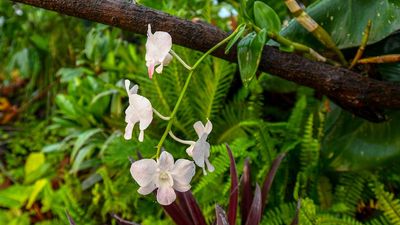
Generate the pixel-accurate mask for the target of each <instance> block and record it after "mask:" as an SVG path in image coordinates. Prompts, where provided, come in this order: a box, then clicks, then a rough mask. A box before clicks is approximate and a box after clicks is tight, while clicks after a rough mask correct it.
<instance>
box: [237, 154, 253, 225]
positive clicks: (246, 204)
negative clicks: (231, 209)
mask: <svg viewBox="0 0 400 225" xmlns="http://www.w3.org/2000/svg"><path fill="white" fill-rule="evenodd" d="M241 180H242V182H243V188H242V201H241V204H240V207H241V215H242V218H247V215H248V214H249V210H250V206H251V201H252V199H253V196H252V193H251V172H250V164H249V158H247V159H246V160H245V161H244V168H243V176H242V179H241ZM245 223H246V220H244V219H243V220H242V224H243V225H244V224H245Z"/></svg>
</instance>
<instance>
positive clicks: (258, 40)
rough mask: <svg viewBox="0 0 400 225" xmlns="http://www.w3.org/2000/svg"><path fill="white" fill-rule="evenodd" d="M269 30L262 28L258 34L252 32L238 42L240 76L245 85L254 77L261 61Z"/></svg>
mask: <svg viewBox="0 0 400 225" xmlns="http://www.w3.org/2000/svg"><path fill="white" fill-rule="evenodd" d="M266 35H267V32H266V30H265V29H262V30H261V31H260V32H259V33H258V34H257V33H255V32H252V33H250V34H248V35H247V36H246V37H244V38H243V39H242V40H241V41H240V42H239V44H238V62H239V70H240V77H241V78H242V82H243V84H244V85H245V86H247V85H248V84H249V83H250V81H251V80H252V79H253V78H254V75H255V74H256V72H257V68H258V64H259V63H260V59H261V53H262V50H263V47H264V44H265V41H266Z"/></svg>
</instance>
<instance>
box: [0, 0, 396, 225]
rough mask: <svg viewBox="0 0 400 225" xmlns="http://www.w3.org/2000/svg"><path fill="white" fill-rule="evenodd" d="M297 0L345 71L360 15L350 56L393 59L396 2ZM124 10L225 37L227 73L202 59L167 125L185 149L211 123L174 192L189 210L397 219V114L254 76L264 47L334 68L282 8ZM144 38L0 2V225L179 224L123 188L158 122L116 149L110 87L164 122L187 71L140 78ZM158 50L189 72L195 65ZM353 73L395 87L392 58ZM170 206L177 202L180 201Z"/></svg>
mask: <svg viewBox="0 0 400 225" xmlns="http://www.w3.org/2000/svg"><path fill="white" fill-rule="evenodd" d="M303 3H304V4H305V6H307V10H306V11H307V12H308V13H309V15H310V16H311V17H312V18H313V19H314V20H315V21H316V22H318V24H319V25H320V26H321V27H323V28H324V29H325V30H326V32H327V33H329V35H330V37H331V38H332V40H333V41H334V42H335V43H336V47H337V48H338V49H340V50H341V52H342V53H343V55H344V57H345V58H346V60H347V61H348V62H351V59H352V58H353V57H354V55H355V54H356V51H357V48H358V46H359V45H360V42H361V39H362V37H363V34H362V33H363V31H364V29H365V26H366V25H367V23H368V20H372V28H371V30H370V38H369V41H368V43H367V44H368V45H367V47H366V51H365V57H368V56H379V55H384V54H395V53H397V54H398V53H400V52H399V51H400V48H399V44H398V43H399V40H400V36H399V32H398V30H399V29H400V4H399V2H398V1H395V0H382V1H375V0H364V1H360V0H350V1H339V0H320V1H303ZM138 4H142V5H144V6H146V7H152V8H155V9H158V10H161V11H164V12H167V13H170V14H173V15H176V16H179V17H182V18H186V19H199V20H202V21H204V22H208V23H213V24H215V25H216V26H218V27H220V28H221V29H223V30H225V31H234V30H235V29H236V28H237V27H239V29H238V30H237V33H236V36H235V37H233V38H232V39H231V42H230V43H229V44H228V46H230V47H232V48H236V47H237V48H238V61H239V62H238V65H237V64H233V63H229V62H226V61H223V60H221V59H218V58H213V57H211V56H208V57H206V58H205V60H203V61H202V63H201V65H200V66H199V67H197V69H196V70H195V71H194V74H193V78H192V80H191V82H190V84H189V88H188V90H187V92H186V94H185V95H184V97H183V99H182V103H181V106H180V107H179V110H178V111H177V114H176V118H175V119H174V120H173V123H172V127H173V132H174V133H175V134H176V135H177V136H179V137H182V138H183V139H187V140H192V139H195V138H196V137H197V135H196V133H195V131H194V130H193V124H194V123H195V122H196V121H198V120H201V121H203V122H205V121H206V120H207V119H209V120H211V121H212V122H213V126H214V128H213V131H212V133H211V134H210V135H209V142H210V144H211V156H210V160H211V163H212V164H213V165H214V167H215V171H214V172H212V173H209V174H208V175H207V176H204V175H203V173H202V171H201V169H197V171H196V174H195V176H194V177H193V180H192V182H191V185H192V189H191V192H190V194H193V196H192V197H191V198H190V199H191V200H194V199H195V200H196V201H197V204H198V208H196V207H194V206H193V204H192V205H191V206H193V207H194V209H196V210H198V211H196V212H200V214H202V215H204V221H205V222H206V223H207V224H212V223H213V222H214V221H217V223H218V224H223V220H225V219H226V220H227V221H229V222H232V221H236V224H257V223H258V222H259V223H260V224H271V225H272V224H371V225H378V224H385V225H386V224H400V202H399V196H398V195H399V193H400V176H399V172H400V167H399V166H398V163H396V162H397V160H398V159H399V156H400V133H399V132H400V130H399V129H398V128H399V126H400V124H399V123H400V116H399V112H398V111H387V112H385V113H386V115H387V117H388V118H389V120H387V121H386V122H383V123H372V122H368V121H366V120H364V119H361V118H357V117H355V116H354V115H352V114H350V113H349V112H347V111H345V110H343V109H341V108H340V107H338V106H336V105H335V104H333V103H332V102H330V101H329V99H327V98H325V97H323V96H321V95H320V94H319V93H318V92H317V91H315V90H312V89H309V88H306V87H302V86H298V85H296V84H294V83H291V82H288V81H285V80H282V79H280V78H278V77H275V76H273V75H271V74H266V73H260V72H259V71H257V66H258V64H259V62H260V55H261V50H262V47H263V46H264V45H265V44H269V45H274V46H278V47H279V48H280V49H281V50H282V51H288V52H292V54H302V55H303V56H304V57H308V58H310V59H312V60H314V59H315V55H310V54H307V53H304V51H303V49H304V48H299V46H300V45H301V46H306V47H307V49H309V48H312V49H314V50H315V51H317V52H318V53H319V54H320V55H321V56H323V57H326V58H328V59H330V60H332V61H335V62H337V63H340V57H339V56H338V55H337V54H336V53H337V52H336V53H335V51H334V50H332V49H331V48H328V47H326V46H324V45H322V44H321V43H320V42H318V40H317V39H316V38H315V37H314V36H313V35H312V34H311V33H310V32H307V30H306V29H304V28H303V27H301V25H300V24H299V23H298V22H296V20H295V19H294V16H292V14H291V13H290V12H289V10H287V7H286V6H285V1H272V0H262V1H254V0H241V1H237V0H225V1H222V0H220V1H211V0H195V1H186V0H174V1H151V0H142V1H138ZM292 18H293V19H292ZM277 36H279V37H280V38H278V39H277V38H276V37H277ZM282 40H285V41H283V42H282ZM145 42H146V39H145V37H143V36H140V35H137V34H132V33H129V32H124V31H122V30H120V29H117V28H113V27H109V26H106V25H101V24H96V23H93V22H90V21H83V20H79V19H76V18H71V17H67V16H63V15H59V14H56V13H53V12H49V11H45V10H42V9H37V8H33V7H30V6H26V5H21V4H14V3H12V2H10V1H1V2H0V55H1V63H0V82H1V83H0V94H1V96H0V171H1V173H0V224H15V225H17V224H18V225H25V224H38V225H46V224H52V225H53V224H54V225H56V224H67V223H68V222H71V223H73V222H72V220H73V221H74V222H75V223H76V224H124V223H125V224H128V223H127V222H126V221H135V222H137V223H140V224H143V225H146V224H173V222H174V221H175V222H176V223H177V224H179V222H177V217H174V216H173V213H171V211H169V213H168V214H169V215H170V216H168V214H166V213H164V209H163V208H162V207H161V206H160V205H159V204H158V203H157V202H156V198H155V196H153V195H148V196H142V195H140V194H139V193H138V192H137V189H138V188H139V185H138V184H137V183H136V182H135V181H134V180H133V179H132V176H131V174H130V173H129V168H130V165H131V161H130V160H137V159H139V158H142V157H143V158H151V157H153V156H154V155H155V153H156V148H155V146H156V145H157V143H158V141H159V140H160V137H161V136H162V135H163V132H164V130H165V128H166V127H167V124H168V122H167V121H162V120H154V121H153V123H152V124H151V125H150V127H149V128H148V129H147V130H146V135H145V139H144V141H143V142H142V143H140V142H138V141H137V140H136V139H135V138H133V140H129V141H127V140H125V139H124V138H123V131H124V128H125V125H126V124H125V121H124V117H125V114H124V111H125V109H126V107H127V106H128V96H127V94H126V92H125V87H124V80H125V79H129V80H131V81H132V82H133V83H136V84H138V85H139V87H140V94H141V95H143V96H146V97H147V98H148V99H149V100H150V101H151V103H152V105H153V107H154V108H155V109H157V110H158V111H159V112H160V113H161V114H163V115H170V114H171V113H172V111H173V108H174V106H175V103H176V102H177V100H178V98H179V96H180V94H181V91H182V89H183V88H184V84H185V81H186V78H187V77H188V74H189V73H188V71H187V70H186V69H185V67H184V66H183V65H181V64H180V63H179V62H178V61H177V60H175V59H174V60H173V61H172V62H171V64H169V65H168V67H165V68H164V71H163V73H162V74H155V75H154V77H153V79H149V77H148V75H147V68H146V65H145V58H144V56H145V54H146V53H145ZM234 44H237V46H235V45H234ZM173 49H174V51H175V52H176V53H177V54H179V55H180V56H181V58H183V59H185V61H187V63H188V64H189V65H193V64H194V63H195V62H196V61H197V60H198V59H199V58H200V57H201V56H202V53H200V52H196V51H194V50H190V49H186V48H183V47H179V46H173ZM227 51H229V49H228V48H227ZM343 66H344V65H343ZM371 67H372V68H371ZM354 70H356V71H357V72H359V73H362V74H364V75H366V76H371V77H374V78H376V79H382V80H388V81H399V71H400V63H391V64H381V65H379V66H374V65H370V66H369V67H368V66H361V65H356V66H355V67H354ZM360 85H362V84H360ZM135 132H136V133H134V134H133V136H134V137H137V136H138V131H137V130H136V131H135ZM226 143H228V144H229V147H230V149H231V153H232V155H230V154H228V153H229V151H227V150H226ZM163 147H164V148H165V149H167V150H168V152H170V153H171V154H173V155H174V157H175V158H187V154H186V152H185V149H186V147H187V146H184V145H180V144H178V143H176V142H175V141H173V139H171V138H166V140H165V142H164V144H163ZM277 159H279V160H282V161H279V163H277ZM234 165H236V166H235V167H234ZM233 168H236V169H233ZM272 181H273V182H272ZM269 182H271V183H270V184H268V183H269ZM236 184H238V185H239V188H238V187H237V185H236ZM268 185H270V187H268ZM232 187H233V188H232ZM264 187H268V188H267V189H264ZM235 190H236V192H235ZM186 194H188V193H186ZM235 195H237V199H236V201H238V202H239V203H237V202H236V204H235V199H233V198H232V196H235ZM185 196H186V195H182V196H178V201H180V200H179V199H182V198H189V197H190V196H189V197H187V196H186V197H185ZM265 196H268V197H265ZM253 203H254V206H253ZM182 204H183V203H182ZM233 204H235V205H240V207H241V208H240V207H239V208H237V210H236V209H235V210H234V211H237V213H234V214H233V215H237V217H235V216H233V217H234V218H235V219H232V210H233ZM216 205H218V206H217V207H216ZM256 206H257V207H258V208H257V207H256ZM189 207H190V206H189ZM246 208H247V210H248V211H246ZM169 210H172V209H169ZM216 210H217V215H216ZM257 210H258V211H257ZM165 211H167V212H168V209H165ZM223 211H225V212H226V215H225V213H224V212H223ZM66 212H68V214H69V216H68V217H67V214H66ZM196 215H199V214H196ZM224 215H225V216H224ZM249 215H251V216H249ZM121 218H122V219H121ZM193 218H197V217H193ZM124 220H126V221H125V222H124ZM193 221H194V219H193ZM246 222H247V223H246ZM199 224H202V222H199Z"/></svg>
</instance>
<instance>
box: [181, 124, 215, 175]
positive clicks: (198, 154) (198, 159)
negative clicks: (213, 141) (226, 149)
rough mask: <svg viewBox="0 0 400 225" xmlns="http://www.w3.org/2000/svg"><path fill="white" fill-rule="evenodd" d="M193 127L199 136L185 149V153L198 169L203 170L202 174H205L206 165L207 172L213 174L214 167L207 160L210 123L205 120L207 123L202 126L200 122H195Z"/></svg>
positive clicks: (208, 155)
mask: <svg viewBox="0 0 400 225" xmlns="http://www.w3.org/2000/svg"><path fill="white" fill-rule="evenodd" d="M193 127H194V129H195V131H196V133H197V135H198V136H199V139H198V140H197V141H196V142H193V143H192V144H191V145H190V146H189V148H187V149H186V152H187V154H188V155H189V156H191V157H192V158H193V160H194V162H195V163H196V164H197V165H198V166H199V167H201V168H203V173H204V174H207V172H206V170H205V166H206V165H207V169H208V171H210V172H213V171H214V166H213V165H211V163H210V161H209V160H208V157H210V144H209V143H208V142H207V138H208V135H209V134H210V133H211V131H212V123H211V121H210V120H207V123H206V125H205V126H204V125H203V124H202V123H201V121H197V122H196V123H195V124H194V125H193Z"/></svg>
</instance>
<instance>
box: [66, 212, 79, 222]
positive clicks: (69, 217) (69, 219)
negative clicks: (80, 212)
mask: <svg viewBox="0 0 400 225" xmlns="http://www.w3.org/2000/svg"><path fill="white" fill-rule="evenodd" d="M65 214H67V218H68V222H69V224H70V225H76V223H75V221H74V220H73V219H72V217H71V216H70V215H69V213H68V210H65Z"/></svg>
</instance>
